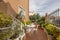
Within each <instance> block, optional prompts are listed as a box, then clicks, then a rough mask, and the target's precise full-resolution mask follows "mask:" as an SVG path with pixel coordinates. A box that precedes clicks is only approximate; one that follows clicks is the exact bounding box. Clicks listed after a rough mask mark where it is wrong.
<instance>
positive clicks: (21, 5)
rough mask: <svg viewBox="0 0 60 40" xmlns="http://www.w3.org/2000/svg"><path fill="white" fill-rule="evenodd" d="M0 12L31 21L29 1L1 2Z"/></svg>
mask: <svg viewBox="0 0 60 40" xmlns="http://www.w3.org/2000/svg"><path fill="white" fill-rule="evenodd" d="M0 12H2V13H6V14H7V13H8V14H9V15H13V16H15V17H16V16H17V15H18V16H22V18H23V20H24V21H25V22H26V21H28V20H29V0H0Z"/></svg>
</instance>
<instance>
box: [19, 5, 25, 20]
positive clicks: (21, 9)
mask: <svg viewBox="0 0 60 40" xmlns="http://www.w3.org/2000/svg"><path fill="white" fill-rule="evenodd" d="M18 17H19V18H22V19H24V18H25V10H24V9H23V8H22V7H20V6H19V7H18Z"/></svg>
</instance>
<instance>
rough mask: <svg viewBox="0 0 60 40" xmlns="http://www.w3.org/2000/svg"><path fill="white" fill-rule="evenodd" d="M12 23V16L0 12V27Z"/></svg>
mask: <svg viewBox="0 0 60 40" xmlns="http://www.w3.org/2000/svg"><path fill="white" fill-rule="evenodd" d="M11 24H12V18H11V17H10V16H7V15H6V14H3V13H0V28H3V27H8V26H9V25H11Z"/></svg>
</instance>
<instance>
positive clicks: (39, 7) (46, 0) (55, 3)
mask: <svg viewBox="0 0 60 40" xmlns="http://www.w3.org/2000/svg"><path fill="white" fill-rule="evenodd" d="M29 8H30V11H37V12H39V13H40V14H41V15H45V13H46V12H48V13H50V12H52V11H54V10H56V9H57V8H60V0H30V7H29Z"/></svg>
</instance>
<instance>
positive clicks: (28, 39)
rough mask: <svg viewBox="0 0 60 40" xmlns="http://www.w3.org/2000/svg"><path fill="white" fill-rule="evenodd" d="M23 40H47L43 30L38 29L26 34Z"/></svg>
mask: <svg viewBox="0 0 60 40" xmlns="http://www.w3.org/2000/svg"><path fill="white" fill-rule="evenodd" d="M23 40H48V38H47V35H46V33H45V32H44V30H42V29H38V30H37V31H33V32H31V33H26V36H24V38H23Z"/></svg>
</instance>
